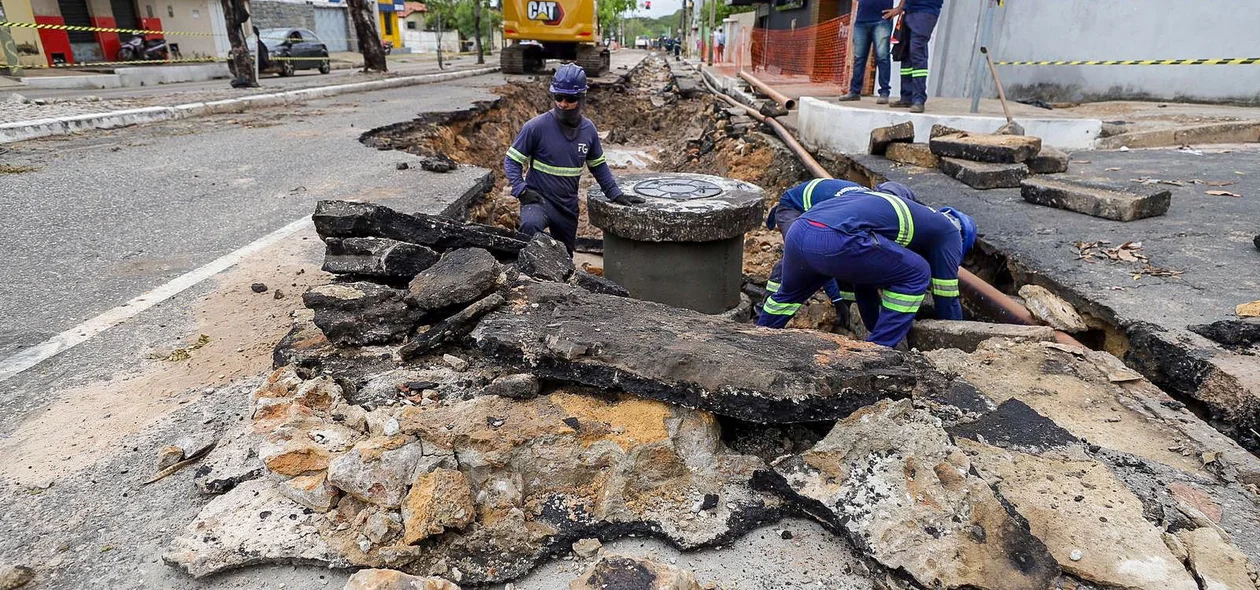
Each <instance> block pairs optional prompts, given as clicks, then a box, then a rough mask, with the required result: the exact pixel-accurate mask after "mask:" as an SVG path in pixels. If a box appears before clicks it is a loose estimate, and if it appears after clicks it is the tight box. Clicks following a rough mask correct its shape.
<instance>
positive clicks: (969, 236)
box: [940, 207, 976, 256]
mask: <svg viewBox="0 0 1260 590" xmlns="http://www.w3.org/2000/svg"><path fill="white" fill-rule="evenodd" d="M940 212H941V213H944V214H946V215H948V216H950V217H953V218H954V219H955V220H957V221H958V232H959V233H961V234H962V241H963V252H962V253H963V256H966V255H967V253H968V252H970V251H971V247H972V246H975V245H976V222H975V220H973V219H972V218H971V216H970V215H967V214H966V213H963V212H962V211H959V210H957V209H954V208H953V207H944V208H942V209H941V210H940Z"/></svg>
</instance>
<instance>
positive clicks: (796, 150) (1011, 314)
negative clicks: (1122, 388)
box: [700, 72, 1085, 348]
mask: <svg viewBox="0 0 1260 590" xmlns="http://www.w3.org/2000/svg"><path fill="white" fill-rule="evenodd" d="M740 75H741V76H744V77H745V79H748V78H749V77H750V76H746V75H745V74H744V72H740ZM700 80H701V81H703V82H704V86H705V87H706V88H708V89H709V92H712V93H713V95H714V96H717V97H718V98H720V99H722V100H724V101H726V103H727V104H730V105H731V106H734V107H739V108H741V109H744V112H746V113H748V116H750V117H752V118H754V119H756V120H757V121H760V122H762V123H765V124H766V125H767V126H769V127H770V128H771V129H773V130H774V133H775V135H778V136H779V139H780V140H782V141H783V143H784V144H785V145H786V146H787V148H788V150H790V151H791V152H792V155H794V156H796V158H797V159H798V160H800V161H801V164H803V165H804V166H805V168H806V169H808V170H809V172H810V174H813V175H814V177H815V178H834V177H833V176H831V173H829V172H827V169H826V168H823V167H822V165H821V164H819V163H818V161H817V160H815V159H814V156H813V154H811V153H809V151H808V150H806V149H805V146H803V145H801V144H800V142H798V141H796V138H795V137H793V136H792V133H791V132H789V131H788V130H787V128H786V127H784V126H783V124H782V123H779V122H778V121H776V120H775V119H774V118H773V117H767V116H765V115H762V114H761V113H760V112H759V111H757V109H754V108H752V107H750V106H748V105H745V104H742V103H740V102H739V101H736V100H735V99H733V98H731V97H729V96H727V95H726V94H723V93H721V92H718V90H717V89H716V88H714V87H713V85H712V84H710V83H709V80H708V78H705V77H704V75H703V73H702V74H701V76H700ZM754 80H755V78H754ZM750 82H752V81H751V80H750ZM757 83H758V84H759V83H760V82H757ZM754 85H756V84H754ZM767 88H769V87H767ZM758 89H759V90H761V88H758ZM769 90H771V91H773V89H769ZM763 92H764V93H765V94H766V96H770V97H771V98H773V95H772V94H771V93H770V92H766V91H765V90H763ZM775 94H778V93H777V91H776V92H775ZM779 96H782V94H779ZM958 284H959V287H960V290H961V291H962V293H963V294H964V295H967V296H969V297H968V298H969V299H971V300H972V301H975V302H977V303H978V304H979V306H980V307H981V308H982V309H984V311H985V313H987V314H989V315H990V316H991V317H993V318H995V319H998V320H1001V321H1003V322H1007V323H1012V324H1022V325H1025V326H1037V325H1041V324H1040V322H1038V321H1037V320H1036V318H1034V317H1033V316H1032V314H1031V313H1029V312H1028V308H1026V307H1024V306H1023V305H1020V304H1019V303H1017V302H1016V301H1015V300H1013V299H1011V298H1010V297H1008V296H1007V295H1006V294H1005V293H1003V292H1001V291H999V290H997V288H995V287H994V286H993V285H990V284H988V283H986V282H984V280H983V279H981V278H980V277H978V276H976V275H974V274H972V273H971V271H968V270H967V269H965V268H960V269H958ZM1054 338H1055V340H1056V341H1058V342H1059V343H1061V344H1070V345H1073V346H1080V347H1082V348H1083V347H1084V346H1085V345H1083V344H1081V343H1080V342H1079V341H1078V340H1077V339H1075V338H1073V337H1072V336H1071V335H1070V334H1068V333H1066V332H1062V331H1059V330H1055V332H1054Z"/></svg>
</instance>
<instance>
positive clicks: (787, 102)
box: [739, 70, 796, 111]
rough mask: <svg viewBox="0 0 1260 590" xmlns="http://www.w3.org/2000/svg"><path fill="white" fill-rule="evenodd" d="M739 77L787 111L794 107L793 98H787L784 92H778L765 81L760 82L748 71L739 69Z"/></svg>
mask: <svg viewBox="0 0 1260 590" xmlns="http://www.w3.org/2000/svg"><path fill="white" fill-rule="evenodd" d="M739 77H740V78H743V79H744V81H746V82H748V83H749V84H751V85H752V87H753V88H756V89H757V90H760V91H761V93H762V94H764V95H766V96H769V97H770V98H771V99H773V100H774V102H777V103H779V106H781V107H783V108H785V109H787V110H789V111H790V110H792V109H794V108H796V101H795V100H793V99H791V98H788V96H787V95H786V94H783V93H782V92H779V91H778V90H775V89H774V88H773V87H771V86H770V85H769V84H766V83H765V82H762V81H761V80H758V79H757V78H756V77H754V76H753V75H752V74H749V73H748V72H746V71H744V70H740V71H739Z"/></svg>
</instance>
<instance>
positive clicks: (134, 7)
mask: <svg viewBox="0 0 1260 590" xmlns="http://www.w3.org/2000/svg"><path fill="white" fill-rule="evenodd" d="M0 1H2V2H3V3H4V5H3V7H4V13H5V18H6V19H7V20H10V21H14V22H34V23H38V24H44V25H73V26H82V27H99V28H120V29H143V30H151V31H169V33H167V34H165V35H163V37H164V38H165V39H166V41H167V43H169V44H170V45H171V47H172V49H175V50H177V51H178V52H179V54H180V55H181V56H183V57H185V58H193V57H223V56H226V55H227V39H226V38H225V37H223V33H224V32H225V31H226V28H225V24H224V19H223V10H222V7H221V5H220V4H219V3H218V0H0ZM10 31H11V33H10V34H11V35H13V37H14V40H15V41H16V42H17V43H19V50H20V51H22V53H24V54H26V55H24V56H23V62H24V63H27V64H29V65H34V64H37V63H38V64H43V65H60V64H84V63H92V62H108V61H113V60H114V59H115V58H116V56H117V55H118V49H119V47H121V45H122V43H123V42H124V41H126V40H127V39H130V38H131V37H132V36H133V34H132V33H113V32H100V31H74V30H57V29H20V28H10ZM179 33H192V34H186V35H181V34H179ZM213 33H218V35H214V34H213ZM32 50H34V51H32Z"/></svg>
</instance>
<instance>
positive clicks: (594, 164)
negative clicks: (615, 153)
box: [586, 156, 608, 168]
mask: <svg viewBox="0 0 1260 590" xmlns="http://www.w3.org/2000/svg"><path fill="white" fill-rule="evenodd" d="M607 161H608V160H607V158H605V157H604V156H600V157H598V158H595V159H594V160H587V161H586V165H587V166H588V167H590V168H595V167H598V166H603V165H604V163H605V162H607Z"/></svg>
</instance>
